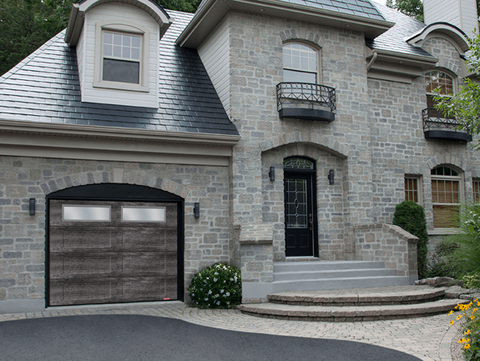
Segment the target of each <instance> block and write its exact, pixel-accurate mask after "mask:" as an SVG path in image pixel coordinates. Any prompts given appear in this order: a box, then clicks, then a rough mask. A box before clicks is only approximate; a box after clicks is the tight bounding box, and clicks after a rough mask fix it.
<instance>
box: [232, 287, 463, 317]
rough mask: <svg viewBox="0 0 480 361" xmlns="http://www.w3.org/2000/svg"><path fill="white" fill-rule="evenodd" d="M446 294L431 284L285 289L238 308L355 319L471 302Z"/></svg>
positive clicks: (270, 313) (408, 314) (423, 313)
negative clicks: (297, 290)
mask: <svg viewBox="0 0 480 361" xmlns="http://www.w3.org/2000/svg"><path fill="white" fill-rule="evenodd" d="M444 296H445V288H441V289H439V288H431V287H429V286H393V287H376V288H362V289H344V290H318V291H304V292H284V293H277V294H271V295H269V296H268V300H269V303H261V304H243V305H240V306H238V309H239V310H240V311H241V312H242V313H245V314H250V315H254V316H261V317H269V318H279V319H289V320H302V321H324V322H354V321H374V320H389V319H401V318H411V317H423V316H430V315H435V314H439V313H445V312H448V311H450V310H452V309H454V307H455V306H456V305H457V304H458V303H468V302H469V301H468V300H461V299H444Z"/></svg>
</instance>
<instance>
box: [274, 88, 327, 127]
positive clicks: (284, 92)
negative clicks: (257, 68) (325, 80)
mask: <svg viewBox="0 0 480 361" xmlns="http://www.w3.org/2000/svg"><path fill="white" fill-rule="evenodd" d="M335 103H336V95H335V88H331V87H328V86H325V85H319V84H312V83H279V84H277V110H278V113H279V116H280V118H282V119H283V118H290V119H307V120H319V121H324V122H332V121H334V120H335V113H334V111H335V109H336V105H335Z"/></svg>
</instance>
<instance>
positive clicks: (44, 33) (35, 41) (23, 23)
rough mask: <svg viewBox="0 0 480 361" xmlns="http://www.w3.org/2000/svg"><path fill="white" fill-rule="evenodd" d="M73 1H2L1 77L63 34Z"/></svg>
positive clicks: (0, 29)
mask: <svg viewBox="0 0 480 361" xmlns="http://www.w3.org/2000/svg"><path fill="white" fill-rule="evenodd" d="M72 3H73V0H44V1H43V2H41V1H40V0H15V1H12V0H0V34H2V36H1V37H0V75H1V74H3V73H5V72H6V71H8V70H10V69H11V68H12V67H13V66H15V65H16V64H17V63H18V62H20V61H21V60H23V59H24V58H26V57H27V56H28V55H30V54H31V53H32V52H34V51H35V50H36V49H37V48H39V47H40V46H41V45H42V44H43V43H45V42H46V41H47V40H49V39H50V38H52V37H53V36H54V35H56V34H57V33H59V32H60V31H62V30H63V29H64V28H65V27H66V25H67V22H68V15H69V13H70V8H71V6H72Z"/></svg>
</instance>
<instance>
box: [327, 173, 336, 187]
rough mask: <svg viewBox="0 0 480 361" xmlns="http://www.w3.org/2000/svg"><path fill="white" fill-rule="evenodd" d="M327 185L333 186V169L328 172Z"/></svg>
mask: <svg viewBox="0 0 480 361" xmlns="http://www.w3.org/2000/svg"><path fill="white" fill-rule="evenodd" d="M328 184H330V185H332V184H335V171H334V170H333V169H330V170H329V171H328Z"/></svg>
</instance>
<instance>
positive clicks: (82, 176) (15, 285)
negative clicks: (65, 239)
mask: <svg viewBox="0 0 480 361" xmlns="http://www.w3.org/2000/svg"><path fill="white" fill-rule="evenodd" d="M229 182H230V177H229V169H228V167H214V166H188V165H165V164H146V163H120V162H100V161H80V160H61V159H44V158H26V157H0V215H1V217H0V302H1V301H4V300H22V299H43V298H44V297H45V258H46V257H47V255H46V253H45V252H46V250H45V216H46V214H45V196H46V195H47V194H49V193H52V192H55V191H57V190H61V189H64V188H69V187H75V186H79V185H86V184H97V183H126V184H137V185H144V186H148V187H152V188H159V189H162V190H165V191H167V192H170V193H173V194H176V195H178V196H180V197H182V198H184V199H185V287H188V285H189V281H190V279H191V278H192V276H193V274H194V273H196V272H198V271H199V270H200V269H201V268H203V267H204V266H207V265H211V264H213V263H215V262H219V261H221V262H228V261H229V259H230V257H229V240H230V238H231V237H230V222H229V203H230V200H229ZM29 198H36V202H37V204H36V214H35V216H29V214H28V200H29ZM194 202H200V208H201V210H200V218H199V219H195V218H194V216H193V203H194ZM0 307H1V303H0Z"/></svg>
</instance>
